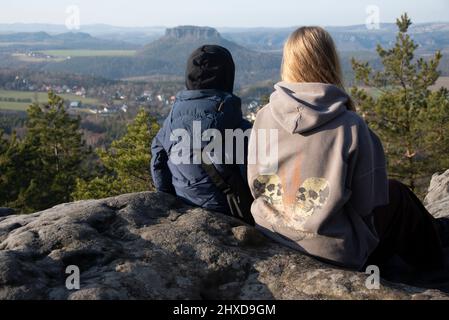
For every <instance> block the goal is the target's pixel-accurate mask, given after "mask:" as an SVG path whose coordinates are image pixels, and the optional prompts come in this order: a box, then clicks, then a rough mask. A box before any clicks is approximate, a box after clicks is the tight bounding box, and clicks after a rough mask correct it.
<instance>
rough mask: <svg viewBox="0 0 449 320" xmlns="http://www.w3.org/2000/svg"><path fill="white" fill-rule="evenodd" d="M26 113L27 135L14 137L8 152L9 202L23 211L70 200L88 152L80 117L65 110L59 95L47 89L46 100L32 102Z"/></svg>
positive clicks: (44, 207)
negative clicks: (17, 138)
mask: <svg viewBox="0 0 449 320" xmlns="http://www.w3.org/2000/svg"><path fill="white" fill-rule="evenodd" d="M27 113H28V120H27V123H26V128H27V132H26V136H25V138H24V139H23V140H22V141H20V142H17V141H16V140H15V137H13V141H12V142H11V146H12V147H10V148H9V153H7V159H9V162H8V163H9V164H10V166H9V170H8V171H7V172H8V179H9V182H8V187H9V188H10V190H11V194H10V198H11V202H10V205H11V206H12V207H14V208H16V209H18V210H20V211H21V212H23V213H27V212H34V211H38V210H43V209H47V208H50V207H52V206H54V205H56V204H60V203H65V202H70V201H71V200H72V199H73V198H72V197H71V194H72V193H73V191H74V189H75V185H76V179H77V178H78V177H79V176H82V174H83V173H82V172H81V167H82V162H83V160H84V159H85V158H86V157H87V155H88V154H89V152H90V151H89V149H88V148H87V147H86V146H85V143H84V141H83V138H82V133H81V131H80V120H79V118H73V117H71V116H70V115H69V114H68V113H67V112H66V110H65V107H64V101H63V99H62V98H61V97H59V96H57V95H55V94H54V93H52V92H50V93H49V94H48V102H47V103H45V104H42V105H40V104H38V103H35V104H33V105H31V106H30V107H29V108H28V110H27ZM13 199H14V200H13Z"/></svg>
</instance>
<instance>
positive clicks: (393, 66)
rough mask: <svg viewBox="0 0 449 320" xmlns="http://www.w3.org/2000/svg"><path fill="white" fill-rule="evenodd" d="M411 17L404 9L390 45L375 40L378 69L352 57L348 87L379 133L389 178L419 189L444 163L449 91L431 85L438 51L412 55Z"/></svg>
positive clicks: (447, 163) (448, 160) (447, 160)
mask: <svg viewBox="0 0 449 320" xmlns="http://www.w3.org/2000/svg"><path fill="white" fill-rule="evenodd" d="M411 24H412V22H411V20H410V19H409V17H408V16H407V14H404V15H402V16H401V18H400V19H398V20H397V26H398V28H399V32H398V34H397V37H396V43H395V44H394V46H393V47H392V48H390V49H385V48H383V47H382V46H380V45H378V47H377V53H378V55H379V57H380V60H381V62H382V65H383V68H382V69H381V70H373V68H372V67H371V66H370V65H369V64H368V63H364V62H359V61H356V60H355V59H353V60H352V65H353V69H354V71H355V77H356V81H358V82H359V83H360V84H361V86H360V87H357V86H355V87H354V88H353V89H352V96H353V98H354V100H355V101H356V104H357V109H358V111H359V112H360V113H361V114H362V115H363V117H364V118H365V119H366V120H367V122H368V124H369V125H370V126H371V127H372V128H373V129H374V131H375V132H376V133H377V134H378V135H379V136H380V138H381V140H382V142H383V143H384V148H385V150H386V153H387V157H388V160H389V161H388V164H389V165H388V168H389V174H390V176H391V177H393V178H396V179H399V180H401V181H402V182H404V183H406V184H407V185H409V186H410V187H411V188H412V189H414V190H415V191H417V192H418V193H419V194H421V195H422V194H423V193H424V191H425V190H424V189H425V187H426V185H427V183H428V179H429V178H430V176H431V175H432V174H433V173H435V172H437V171H442V170H444V169H447V168H448V167H449V134H448V132H449V94H448V90H447V89H445V88H441V89H439V90H433V91H432V90H431V86H432V85H434V84H435V82H436V80H437V79H438V77H439V76H440V73H439V71H438V65H439V62H440V60H441V57H442V55H441V53H440V52H439V51H438V52H436V53H435V54H434V55H433V56H432V57H431V58H429V59H424V58H422V57H416V54H415V51H416V50H417V48H418V45H417V44H416V43H415V42H414V41H413V39H412V38H411V36H410V34H409V33H408V31H409V27H410V26H411Z"/></svg>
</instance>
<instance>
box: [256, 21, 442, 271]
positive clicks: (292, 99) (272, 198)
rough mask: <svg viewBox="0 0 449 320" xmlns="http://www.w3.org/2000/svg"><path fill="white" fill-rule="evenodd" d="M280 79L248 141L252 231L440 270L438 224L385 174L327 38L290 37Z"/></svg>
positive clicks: (330, 252)
mask: <svg viewBox="0 0 449 320" xmlns="http://www.w3.org/2000/svg"><path fill="white" fill-rule="evenodd" d="M282 78H283V80H284V81H283V82H280V83H278V84H277V85H276V86H275V91H274V93H273V94H272V95H271V98H270V102H269V104H268V105H267V106H265V107H264V108H263V109H261V110H260V111H259V113H258V114H257V118H256V121H255V124H254V127H253V131H252V134H251V138H250V143H249V167H248V181H249V183H250V188H251V191H252V193H253V195H254V197H255V199H256V200H255V202H254V203H253V206H252V210H251V211H252V214H253V216H254V219H255V221H256V225H257V227H258V228H259V229H260V230H261V231H262V232H264V233H265V234H267V235H268V236H269V237H272V238H274V239H275V240H277V241H279V242H281V243H283V244H285V245H288V246H290V247H293V248H295V249H298V250H301V251H303V252H306V253H308V254H310V255H313V256H316V257H318V258H321V259H323V260H326V261H329V262H332V263H335V264H338V265H342V266H346V267H351V268H356V269H361V268H363V267H364V266H365V265H366V264H367V263H372V264H382V263H383V262H385V261H386V260H387V259H388V258H389V257H391V256H392V255H393V254H398V255H399V256H401V257H402V258H403V259H404V260H405V261H406V262H409V263H410V264H412V265H414V266H416V267H420V268H421V267H422V268H426V267H429V268H438V267H441V266H442V248H441V244H440V239H439V236H438V234H437V231H436V229H435V221H434V219H433V218H432V217H431V216H430V214H429V213H428V212H427V211H425V209H423V208H424V207H423V206H422V205H421V204H420V203H419V200H418V199H416V197H415V198H414V195H413V194H412V193H411V191H409V190H408V189H407V187H405V186H404V185H402V184H400V183H399V182H396V181H389V180H388V179H387V172H386V161H385V156H384V151H383V147H382V144H381V142H380V140H379V139H378V137H377V136H376V135H375V134H374V133H373V132H372V131H371V130H370V129H369V128H368V126H367V125H366V123H365V121H364V120H363V119H362V118H361V117H360V116H359V115H357V113H356V112H354V111H352V110H351V109H353V107H352V101H351V98H350V97H349V96H348V95H347V94H346V92H345V91H344V88H343V85H342V81H341V71H340V66H339V61H338V56H337V53H336V50H335V46H334V44H333V41H332V39H331V37H330V36H329V34H328V33H327V32H326V31H324V30H323V29H321V28H317V27H306V28H300V29H298V30H297V31H296V32H295V33H293V34H292V36H291V37H290V39H289V40H288V42H287V43H286V45H285V49H284V61H283V71H282ZM270 130H271V131H270ZM274 133H275V135H277V137H276V138H275V139H267V135H272V134H274ZM273 154H274V156H270V155H273ZM264 155H269V157H268V158H267V157H266V156H264ZM267 159H268V160H267ZM270 159H271V162H270ZM391 198H392V199H391Z"/></svg>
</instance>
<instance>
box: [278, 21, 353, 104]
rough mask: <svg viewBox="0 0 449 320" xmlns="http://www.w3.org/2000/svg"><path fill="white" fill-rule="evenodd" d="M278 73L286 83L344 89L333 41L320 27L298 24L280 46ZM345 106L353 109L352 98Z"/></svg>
mask: <svg viewBox="0 0 449 320" xmlns="http://www.w3.org/2000/svg"><path fill="white" fill-rule="evenodd" d="M281 76H282V80H283V81H286V82H319V83H327V84H332V85H335V86H337V87H339V88H340V89H341V90H343V91H345V88H344V82H343V75H342V71H341V65H340V59H339V56H338V53H337V49H336V47H335V44H334V40H332V37H331V35H330V34H329V33H328V32H327V31H326V30H324V29H323V28H320V27H302V28H299V29H297V30H296V31H294V32H293V33H292V34H291V35H290V37H289V38H288V40H287V42H286V43H285V45H284V57H283V60H282V71H281ZM345 92H346V91H345ZM348 96H349V95H348ZM348 109H350V110H355V108H354V104H353V101H352V99H349V101H348Z"/></svg>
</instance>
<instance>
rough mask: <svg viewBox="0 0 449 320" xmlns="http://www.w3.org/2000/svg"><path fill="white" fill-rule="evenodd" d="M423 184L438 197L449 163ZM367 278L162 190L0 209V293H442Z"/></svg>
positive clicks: (446, 190) (447, 183)
mask: <svg viewBox="0 0 449 320" xmlns="http://www.w3.org/2000/svg"><path fill="white" fill-rule="evenodd" d="M435 183H437V184H438V185H439V186H441V188H440V187H437V186H436V185H435ZM430 191H431V192H430V194H429V196H428V197H427V199H431V200H432V201H434V200H435V201H437V200H436V199H438V201H442V202H441V203H446V204H447V201H449V171H448V172H446V173H445V174H444V175H443V176H435V177H434V179H433V180H432V184H431V187H430ZM435 192H438V193H439V194H438V195H436V194H434V193H435ZM444 201H446V202H444ZM437 208H438V209H435V210H437V211H438V215H439V216H441V215H443V214H449V208H447V205H446V206H444V205H443V206H437ZM440 209H441V210H440ZM444 211H445V212H444ZM70 265H76V266H77V267H79V269H80V289H79V290H69V289H67V287H66V279H67V277H68V276H69V274H66V268H67V267H68V266H70ZM366 279H367V275H366V274H364V273H359V272H353V271H349V270H343V269H338V268H335V267H333V266H330V265H327V264H323V263H321V262H318V261H316V260H315V259H313V258H310V257H308V256H306V255H303V254H301V253H298V252H295V251H292V250H290V249H287V248H284V247H282V246H279V245H278V244H276V243H273V242H271V241H270V240H268V239H266V238H264V237H263V236H262V235H261V234H259V233H258V232H257V231H256V230H255V229H254V228H251V227H248V226H245V225H244V224H242V223H241V222H239V221H237V220H235V219H233V218H230V217H226V216H224V215H220V214H216V213H211V212H207V211H205V210H202V209H199V208H192V207H189V206H186V205H184V204H182V203H181V202H179V200H177V199H176V198H175V197H172V196H170V195H167V194H161V193H151V192H146V193H138V194H128V195H122V196H119V197H115V198H109V199H104V200H91V201H82V202H76V203H71V204H64V205H60V206H57V207H54V208H52V209H49V210H46V211H43V212H38V213H35V214H31V215H12V216H7V217H0V299H257V300H259V299H447V298H448V296H447V295H446V294H445V293H443V292H442V291H439V290H436V289H423V288H418V287H413V286H409V285H403V284H396V283H392V282H388V281H385V280H382V281H381V285H380V288H379V289H368V288H367V286H366V285H365V283H366Z"/></svg>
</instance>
